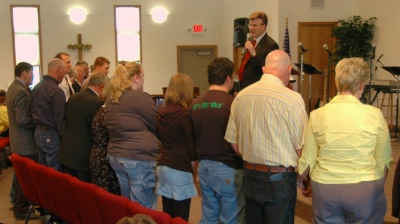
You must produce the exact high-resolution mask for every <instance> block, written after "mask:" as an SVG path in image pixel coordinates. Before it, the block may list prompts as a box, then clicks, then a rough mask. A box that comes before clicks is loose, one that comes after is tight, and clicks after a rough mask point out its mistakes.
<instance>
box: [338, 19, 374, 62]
mask: <svg viewBox="0 0 400 224" xmlns="http://www.w3.org/2000/svg"><path fill="white" fill-rule="evenodd" d="M376 19H377V18H376V17H371V18H369V19H367V20H363V19H362V18H361V16H357V15H355V16H350V17H349V18H347V19H346V20H343V19H340V20H338V21H337V26H335V27H333V28H332V36H334V37H335V38H336V40H337V41H336V45H335V48H336V51H335V61H339V60H341V59H342V58H348V57H362V58H364V59H367V58H369V57H370V55H371V51H372V48H373V47H372V44H371V41H372V39H373V38H374V30H375V21H376Z"/></svg>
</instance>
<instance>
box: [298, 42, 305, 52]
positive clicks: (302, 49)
mask: <svg viewBox="0 0 400 224" xmlns="http://www.w3.org/2000/svg"><path fill="white" fill-rule="evenodd" d="M297 46H299V47H300V48H301V51H302V52H303V53H306V52H307V51H308V49H304V47H303V43H301V42H299V43H298V44H297Z"/></svg>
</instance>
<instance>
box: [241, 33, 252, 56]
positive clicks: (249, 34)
mask: <svg viewBox="0 0 400 224" xmlns="http://www.w3.org/2000/svg"><path fill="white" fill-rule="evenodd" d="M251 40H252V37H251V33H247V41H251ZM246 51H247V49H246V48H245V47H243V52H242V54H244V53H246Z"/></svg>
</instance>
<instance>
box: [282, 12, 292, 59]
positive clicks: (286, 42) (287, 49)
mask: <svg viewBox="0 0 400 224" xmlns="http://www.w3.org/2000/svg"><path fill="white" fill-rule="evenodd" d="M283 50H284V51H285V52H286V53H288V55H289V57H291V56H290V45H289V29H288V23H287V19H286V31H285V39H284V40H283Z"/></svg>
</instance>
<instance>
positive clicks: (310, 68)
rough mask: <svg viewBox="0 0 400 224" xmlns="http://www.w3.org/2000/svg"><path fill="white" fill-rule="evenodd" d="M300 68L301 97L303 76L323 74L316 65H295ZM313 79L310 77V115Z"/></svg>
mask: <svg viewBox="0 0 400 224" xmlns="http://www.w3.org/2000/svg"><path fill="white" fill-rule="evenodd" d="M294 64H295V65H296V66H297V67H298V68H300V69H301V70H302V71H301V74H300V75H301V78H300V81H301V82H300V91H301V95H303V80H304V78H303V75H304V74H308V75H322V74H323V72H321V71H320V70H319V69H317V68H316V67H315V66H314V65H312V64H306V63H303V64H302V63H294ZM311 90H312V88H311V77H309V79H308V113H310V112H311ZM319 100H320V99H318V100H317V101H318V102H317V104H319Z"/></svg>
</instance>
